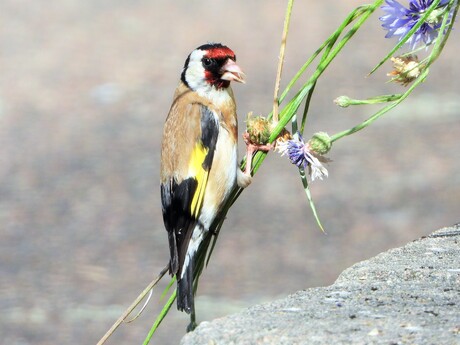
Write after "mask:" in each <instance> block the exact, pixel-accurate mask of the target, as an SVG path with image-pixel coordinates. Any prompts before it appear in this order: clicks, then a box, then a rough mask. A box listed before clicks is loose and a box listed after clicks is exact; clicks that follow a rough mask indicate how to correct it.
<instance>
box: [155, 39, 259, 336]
mask: <svg viewBox="0 0 460 345" xmlns="http://www.w3.org/2000/svg"><path fill="white" fill-rule="evenodd" d="M232 81H234V82H238V83H245V74H244V73H243V71H242V70H241V68H240V67H239V66H238V65H237V64H236V56H235V53H234V52H233V51H232V50H231V49H230V48H228V47H227V46H225V45H223V44H221V43H206V44H203V45H201V46H199V47H197V48H196V49H195V50H193V51H192V52H191V53H190V54H189V55H188V57H187V59H186V60H185V64H184V67H183V69H182V73H181V75H180V81H179V85H178V86H177V88H176V91H175V93H174V97H173V102H172V105H171V108H170V110H169V113H168V116H167V118H166V121H165V123H164V128H163V139H162V145H161V168H160V192H161V205H162V214H163V221H164V225H165V228H166V231H167V234H168V243H169V253H170V259H169V273H170V274H171V275H172V276H173V277H175V278H176V280H177V309H178V310H179V311H184V312H186V313H188V314H191V323H190V325H189V327H188V329H187V330H193V328H194V327H195V326H196V324H195V305H194V292H195V289H196V287H194V279H195V274H196V273H197V272H196V271H195V270H200V268H197V267H196V257H197V255H198V254H199V253H198V252H199V251H202V250H203V249H200V245H201V244H202V243H203V241H204V240H205V238H206V236H208V235H209V232H210V227H211V226H212V223H213V221H214V220H215V219H216V217H217V215H218V214H219V212H220V211H221V209H222V207H223V205H224V204H225V202H226V200H227V199H228V197H229V195H230V193H231V191H232V190H233V189H234V188H235V187H236V186H238V187H241V188H245V187H247V186H248V185H249V184H250V183H251V179H252V178H251V174H250V172H249V173H247V172H243V171H242V170H241V169H240V167H239V165H238V159H237V156H238V155H237V143H238V119H237V113H236V104H235V99H234V95H233V91H232V89H231V87H230V83H231V82H232ZM204 250H205V251H206V250H207V248H204Z"/></svg>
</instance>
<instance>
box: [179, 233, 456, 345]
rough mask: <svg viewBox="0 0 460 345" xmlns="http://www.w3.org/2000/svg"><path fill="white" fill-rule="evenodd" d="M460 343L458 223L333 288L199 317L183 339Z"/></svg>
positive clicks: (191, 344) (209, 344)
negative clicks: (210, 317) (216, 316)
mask: <svg viewBox="0 0 460 345" xmlns="http://www.w3.org/2000/svg"><path fill="white" fill-rule="evenodd" d="M195 344H196V345H198V344H199V345H222V344H228V345H230V344H235V345H236V344H238V345H244V344H279V345H281V344H286V345H287V344H289V345H292V344H460V225H458V224H457V225H456V226H454V227H450V228H444V229H441V230H438V231H436V232H434V233H433V234H431V235H430V236H428V237H422V238H420V239H418V240H415V241H413V242H411V243H408V244H407V245H405V246H404V247H401V248H396V249H392V250H389V251H387V252H384V253H382V254H379V255H377V256H376V257H374V258H372V259H370V260H366V261H363V262H359V263H357V264H355V265H353V266H352V267H350V268H348V269H347V270H345V271H344V272H343V273H342V274H341V275H340V276H339V278H338V279H337V280H336V282H335V283H334V284H333V285H331V286H328V287H320V288H311V289H307V290H304V291H299V292H297V293H295V294H293V295H291V296H289V297H287V298H285V299H281V300H277V301H274V302H271V303H267V304H262V305H257V306H254V307H251V308H249V309H247V310H245V311H244V312H241V313H238V314H234V315H230V316H227V317H224V318H220V319H216V320H214V321H212V322H202V323H201V324H200V325H199V326H198V327H197V329H196V330H195V331H194V332H192V333H189V334H187V335H185V336H184V337H183V339H182V341H181V345H195Z"/></svg>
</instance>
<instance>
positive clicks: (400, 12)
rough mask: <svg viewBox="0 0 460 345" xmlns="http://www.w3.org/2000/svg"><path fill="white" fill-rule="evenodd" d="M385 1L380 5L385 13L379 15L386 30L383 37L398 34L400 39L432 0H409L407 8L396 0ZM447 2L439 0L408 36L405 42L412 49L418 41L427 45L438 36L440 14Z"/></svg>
mask: <svg viewBox="0 0 460 345" xmlns="http://www.w3.org/2000/svg"><path fill="white" fill-rule="evenodd" d="M385 2H386V3H387V5H385V6H382V9H383V10H384V11H385V12H387V14H386V15H384V16H382V17H380V20H381V21H382V22H383V24H382V26H383V27H384V28H385V29H386V30H388V33H387V34H386V36H385V37H386V38H389V37H393V36H400V37H399V40H401V39H402V38H403V37H404V35H406V34H407V33H408V32H409V31H410V30H411V29H412V28H413V27H414V25H416V24H417V23H418V21H419V20H420V18H421V17H422V16H423V14H424V13H425V12H426V10H427V9H428V8H429V7H430V6H431V4H432V3H433V0H410V3H409V8H406V7H404V6H403V5H401V4H400V3H399V2H397V1H396V0H385ZM448 3H449V0H441V1H440V2H439V4H438V7H437V8H436V9H434V10H433V12H431V14H430V15H429V16H428V18H427V19H426V21H425V22H424V23H423V24H422V25H421V26H420V27H419V28H418V30H417V31H415V32H414V34H413V35H412V36H411V37H410V38H409V40H408V41H407V43H408V44H409V45H410V46H411V47H412V49H415V46H416V45H417V44H418V43H420V42H423V43H424V44H425V45H427V46H428V45H430V44H431V43H433V41H434V40H435V39H436V37H437V36H438V30H439V28H440V27H441V22H442V15H443V14H444V10H445V6H446V5H447V4H448Z"/></svg>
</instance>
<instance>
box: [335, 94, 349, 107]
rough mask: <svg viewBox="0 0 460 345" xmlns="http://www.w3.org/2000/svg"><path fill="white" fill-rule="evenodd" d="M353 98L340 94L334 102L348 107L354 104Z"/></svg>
mask: <svg viewBox="0 0 460 345" xmlns="http://www.w3.org/2000/svg"><path fill="white" fill-rule="evenodd" d="M351 101H352V99H351V98H350V97H348V96H340V97H337V98H336V99H334V103H335V104H337V105H338V106H339V107H342V108H346V107H349V106H350V105H352V103H351Z"/></svg>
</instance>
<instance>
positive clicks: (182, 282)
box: [177, 260, 195, 314]
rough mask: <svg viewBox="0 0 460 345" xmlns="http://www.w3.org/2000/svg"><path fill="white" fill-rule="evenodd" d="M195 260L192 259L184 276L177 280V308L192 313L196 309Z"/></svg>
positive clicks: (184, 268)
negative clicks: (194, 288)
mask: <svg viewBox="0 0 460 345" xmlns="http://www.w3.org/2000/svg"><path fill="white" fill-rule="evenodd" d="M192 262H193V260H190V262H189V264H188V265H187V267H183V270H185V272H184V274H183V276H182V278H180V279H178V282H177V309H179V310H180V311H185V312H186V313H187V314H190V313H191V312H193V311H194V310H195V305H194V301H193V264H192Z"/></svg>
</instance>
